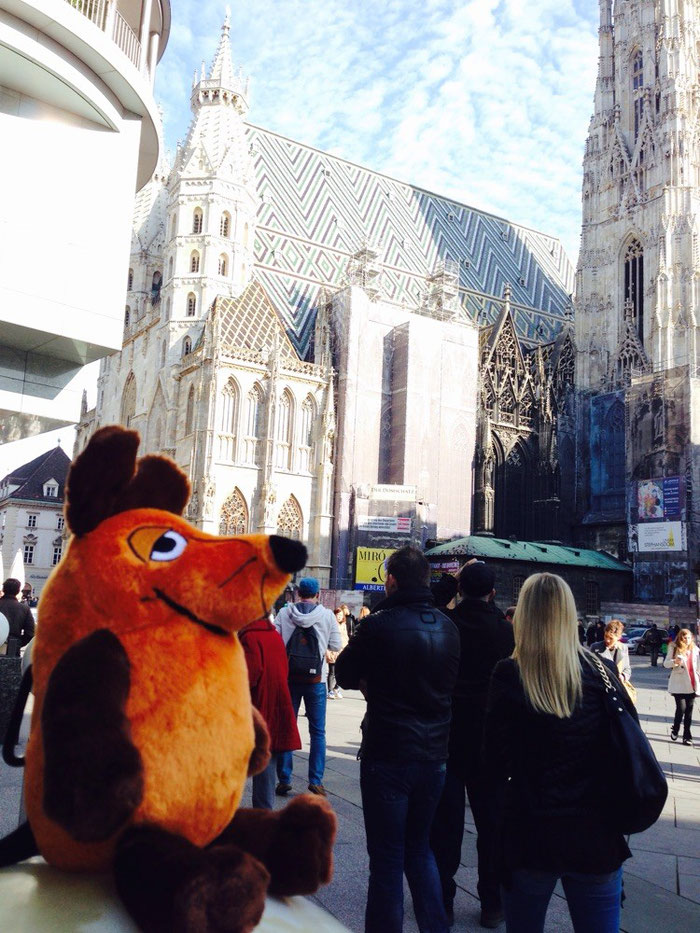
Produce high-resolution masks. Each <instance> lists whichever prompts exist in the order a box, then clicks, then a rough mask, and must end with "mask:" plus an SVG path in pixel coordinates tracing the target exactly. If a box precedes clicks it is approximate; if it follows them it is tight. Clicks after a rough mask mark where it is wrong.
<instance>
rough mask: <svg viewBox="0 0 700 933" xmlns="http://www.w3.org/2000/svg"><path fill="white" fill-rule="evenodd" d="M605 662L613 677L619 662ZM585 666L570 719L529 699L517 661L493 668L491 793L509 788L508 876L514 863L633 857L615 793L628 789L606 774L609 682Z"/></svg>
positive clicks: (503, 823)
mask: <svg viewBox="0 0 700 933" xmlns="http://www.w3.org/2000/svg"><path fill="white" fill-rule="evenodd" d="M603 663H604V664H605V665H606V666H607V667H608V670H609V672H610V675H611V679H615V678H616V675H615V673H614V665H613V664H611V663H610V662H609V661H607V660H603ZM581 668H582V678H583V698H582V702H581V703H580V704H579V706H578V707H577V708H576V709H575V710H574V712H573V714H572V716H571V717H570V718H569V719H559V718H558V717H556V716H552V715H548V714H546V713H538V712H536V711H535V710H534V709H533V708H532V707H531V706H530V704H529V703H528V701H527V699H526V697H525V691H524V690H523V686H522V684H521V681H520V674H519V672H518V666H517V663H516V662H515V661H514V660H512V659H508V660H506V661H501V662H500V663H499V664H498V665H497V666H496V669H495V670H494V672H493V677H492V678H491V687H490V691H489V707H488V710H487V714H486V728H485V732H484V751H483V756H484V758H483V766H484V773H485V775H486V778H487V781H488V785H489V787H490V788H491V789H492V790H493V792H494V793H496V792H497V791H498V790H499V789H501V788H505V791H506V793H505V804H504V805H503V806H502V807H501V809H500V811H499V813H498V822H499V825H500V832H501V839H502V851H501V859H500V864H501V865H502V867H503V870H504V877H505V878H506V880H507V875H508V872H509V871H510V870H512V869H514V868H530V869H539V870H543V871H556V872H564V871H575V872H588V873H594V874H602V873H604V872H612V871H615V870H616V869H617V868H619V867H620V865H621V864H622V862H623V861H624V860H625V859H627V858H629V857H630V850H629V849H628V847H627V844H626V842H625V839H624V836H623V835H622V833H621V832H619V831H618V830H616V829H615V826H614V809H615V795H616V794H624V793H625V788H624V787H618V788H610V787H609V785H608V783H607V780H606V773H607V766H606V758H607V755H608V740H607V735H608V715H609V714H608V712H607V710H606V707H605V699H604V687H603V681H602V679H601V677H600V674H599V673H598V671H597V670H595V669H593V668H591V667H590V666H589V664H588V663H587V662H585V661H582V665H581ZM618 695H619V696H620V697H622V699H623V702H624V703H625V706H626V707H627V709H628V711H629V712H630V713H631V715H632V716H634V718H635V719H637V714H636V711H635V709H634V705H633V703H632V702H631V701H630V700H629V699H628V697H627V691H626V690H624V689H623V688H622V687H620V688H619V691H618Z"/></svg>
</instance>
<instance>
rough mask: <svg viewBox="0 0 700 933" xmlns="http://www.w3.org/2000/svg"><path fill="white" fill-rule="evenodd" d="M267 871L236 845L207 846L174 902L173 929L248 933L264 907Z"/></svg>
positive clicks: (197, 932) (198, 932)
mask: <svg viewBox="0 0 700 933" xmlns="http://www.w3.org/2000/svg"><path fill="white" fill-rule="evenodd" d="M269 878H270V876H269V874H268V872H267V871H266V869H265V867H264V866H263V865H262V864H261V863H260V862H259V861H258V860H257V859H255V858H253V856H252V855H248V853H247V852H241V850H240V849H239V848H237V847H236V846H216V847H212V848H211V849H208V850H207V852H206V858H205V860H204V864H203V865H202V866H201V868H200V870H199V871H198V872H197V873H196V874H195V875H193V876H192V877H191V878H190V879H189V881H188V882H187V884H186V885H185V886H184V888H183V889H182V891H181V892H180V893H179V894H178V896H177V898H176V900H175V903H174V905H173V914H172V918H173V933H250V931H251V930H253V929H254V928H255V927H256V926H257V925H258V924H259V923H260V920H261V918H262V915H263V911H264V910H265V892H266V889H267V885H268V881H269Z"/></svg>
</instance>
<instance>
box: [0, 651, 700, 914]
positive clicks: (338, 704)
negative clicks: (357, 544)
mask: <svg viewBox="0 0 700 933" xmlns="http://www.w3.org/2000/svg"><path fill="white" fill-rule="evenodd" d="M632 665H633V679H634V682H635V683H636V685H637V687H638V689H639V700H638V707H639V712H640V716H641V718H642V723H643V726H644V729H645V731H646V733H647V735H648V736H649V737H650V739H651V741H652V743H653V745H654V749H655V751H656V754H657V755H658V758H659V761H661V763H662V765H663V767H664V770H665V771H666V774H667V776H668V779H669V787H670V794H669V799H668V802H667V804H666V808H665V810H664V813H663V815H662V817H661V819H660V820H659V822H658V823H657V824H656V826H654V827H653V828H652V829H650V830H648V831H647V832H646V833H643V834H641V835H639V836H635V837H633V840H632V846H631V848H632V850H633V852H634V858H633V859H631V860H630V861H629V862H627V864H626V866H625V891H626V893H627V900H626V901H625V908H624V910H623V914H622V927H621V929H622V930H623V931H624V933H658V931H659V930H661V929H665V930H668V931H669V933H675V931H681V930H683V931H690V930H693V929H700V747H696V748H693V749H690V748H686V747H684V746H683V745H680V744H675V745H674V744H672V743H671V741H670V740H669V738H668V733H669V723H670V716H671V712H672V710H673V701H672V699H671V697H670V696H669V695H668V694H667V693H666V684H667V681H668V672H667V671H664V669H663V668H661V667H659V668H656V669H655V668H651V667H650V666H649V661H648V659H647V658H632ZM364 707H365V703H364V700H363V699H362V697H361V696H360V694H359V693H355V692H352V691H346V693H345V697H344V699H342V700H335V701H329V703H328V730H327V735H328V764H327V768H326V777H325V785H326V787H327V789H328V792H329V797H330V800H331V803H332V804H333V806H334V808H335V810H336V813H337V814H338V840H337V843H336V847H335V877H334V879H333V882H332V883H331V884H330V885H329V886H328V887H327V888H324V889H323V890H322V891H321V892H320V893H319V894H318V896H316V897H315V898H314V900H315V901H316V902H317V903H318V904H320V905H321V906H322V907H324V908H325V909H326V910H327V911H329V912H330V913H331V914H333V915H334V916H335V917H336V918H337V919H338V920H339V921H340V922H341V923H343V924H344V925H345V926H346V927H347V928H348V929H349V930H352V931H354V933H360V931H362V929H363V925H364V905H365V893H366V890H367V873H368V860H367V853H366V850H365V840H364V828H363V823H362V808H361V804H360V788H359V770H360V768H359V762H358V761H357V757H356V756H357V750H358V748H359V744H360V720H361V719H362V715H363V713H364ZM300 726H301V730H300V731H301V734H302V739H303V741H304V749H303V750H302V751H301V752H299V753H298V754H297V755H296V756H295V775H294V777H293V785H294V790H295V791H299V792H302V791H304V790H306V784H307V781H306V758H307V750H308V729H307V728H306V720H305V719H303V718H301V719H300ZM695 736H696V739H697V740H698V744H699V745H700V722H699V721H698V719H697V716H696V721H695ZM20 786H21V772H19V771H17V770H14V769H10V768H7V767H6V766H5V765H4V764H0V800H1V801H2V803H1V805H0V833H1V834H2V835H5V834H6V833H7V832H9V831H10V830H11V829H12V828H13V827H14V826H15V825H16V823H17V818H18V814H19V807H20ZM619 793H620V794H621V793H624V791H620V792H619ZM614 801H615V793H614V791H613V789H612V788H610V789H609V790H606V792H605V796H604V797H603V798H602V800H601V806H604V807H612V806H613V805H614ZM278 803H279V805H280V806H283V801H282V800H281V799H280V800H279V801H278ZM475 840H476V837H475V835H474V826H473V823H472V822H471V818H470V816H469V813H467V832H466V833H465V840H464V848H463V854H462V865H461V868H460V871H459V875H458V878H457V883H458V892H457V899H456V901H455V928H454V929H455V930H456V931H459V933H471V931H479V930H481V927H480V926H479V901H478V899H477V897H476V843H475ZM572 844H573V843H572ZM406 893H407V897H406V922H405V924H404V928H405V930H406V933H415V931H416V930H417V927H416V924H415V921H414V918H413V913H412V910H411V900H410V896H408V891H407V892H406ZM558 893H559V896H555V897H554V898H553V899H552V903H551V906H550V910H549V914H548V918H547V926H546V930H547V933H570V931H571V930H572V927H571V923H570V921H569V916H568V913H567V909H566V903H565V901H564V900H563V899H562V897H561V891H559V892H558ZM501 929H502V930H505V927H501Z"/></svg>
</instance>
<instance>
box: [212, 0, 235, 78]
mask: <svg viewBox="0 0 700 933" xmlns="http://www.w3.org/2000/svg"><path fill="white" fill-rule="evenodd" d="M230 29H231V13H230V10H229V9H228V7H227V8H226V18H225V19H224V24H223V26H222V27H221V39H219V47H218V48H217V50H216V55H215V56H214V62H213V64H212V66H211V72H210V74H209V80H210V81H216V82H217V83H218V84H220V85H221V86H222V87H234V86H235V84H236V77H235V75H234V71H233V62H232V60H231V41H230V39H229V32H230Z"/></svg>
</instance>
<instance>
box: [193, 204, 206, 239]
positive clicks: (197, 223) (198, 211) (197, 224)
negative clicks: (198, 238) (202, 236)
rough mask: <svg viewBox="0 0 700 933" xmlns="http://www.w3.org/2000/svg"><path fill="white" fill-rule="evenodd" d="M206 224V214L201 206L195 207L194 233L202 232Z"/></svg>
mask: <svg viewBox="0 0 700 933" xmlns="http://www.w3.org/2000/svg"><path fill="white" fill-rule="evenodd" d="M203 226H204V214H203V213H202V208H201V207H195V209H194V212H193V213H192V233H201V232H202V227H203Z"/></svg>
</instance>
